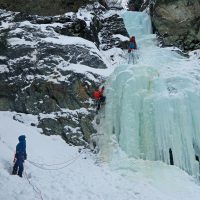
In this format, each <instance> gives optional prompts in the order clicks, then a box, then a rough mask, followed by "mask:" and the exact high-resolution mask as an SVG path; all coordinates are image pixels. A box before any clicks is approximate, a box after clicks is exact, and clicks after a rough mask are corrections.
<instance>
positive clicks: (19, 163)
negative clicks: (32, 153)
mask: <svg viewBox="0 0 200 200" xmlns="http://www.w3.org/2000/svg"><path fill="white" fill-rule="evenodd" d="M18 140H19V143H18V144H17V146H16V153H15V158H14V166H13V171H12V174H13V175H16V174H17V175H18V176H20V177H22V173H23V170H24V165H23V164H24V160H26V159H27V154H26V136H25V135H21V136H19V137H18Z"/></svg>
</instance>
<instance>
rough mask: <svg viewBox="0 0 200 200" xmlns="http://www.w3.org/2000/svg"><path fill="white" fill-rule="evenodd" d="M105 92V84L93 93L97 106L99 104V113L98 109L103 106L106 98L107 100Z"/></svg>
mask: <svg viewBox="0 0 200 200" xmlns="http://www.w3.org/2000/svg"><path fill="white" fill-rule="evenodd" d="M103 93H104V86H103V87H102V88H101V89H99V90H98V91H94V93H93V96H94V98H95V101H96V106H97V109H96V113H98V111H99V109H100V107H101V104H102V103H103V102H105V100H106V97H105V96H104V95H103Z"/></svg>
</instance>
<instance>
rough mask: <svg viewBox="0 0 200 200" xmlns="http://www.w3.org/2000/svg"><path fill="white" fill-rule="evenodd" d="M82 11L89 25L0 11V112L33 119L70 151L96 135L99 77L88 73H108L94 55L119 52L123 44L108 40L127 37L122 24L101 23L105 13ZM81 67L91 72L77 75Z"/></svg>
mask: <svg viewBox="0 0 200 200" xmlns="http://www.w3.org/2000/svg"><path fill="white" fill-rule="evenodd" d="M82 9H83V14H84V13H85V11H87V12H88V13H91V16H93V18H92V19H91V20H90V22H89V23H88V19H85V20H84V19H80V18H78V17H77V16H78V14H77V13H73V14H69V15H67V14H65V15H60V16H46V17H44V16H43V17H42V16H36V15H28V14H27V13H13V12H6V11H3V10H0V21H1V22H0V110H11V111H16V112H18V113H26V114H33V115H36V116H37V117H38V124H35V126H36V125H37V126H38V127H39V128H42V130H43V133H44V134H46V135H52V134H56V135H61V136H62V137H63V138H64V139H65V141H66V142H68V143H71V144H74V145H87V142H88V141H89V139H90V135H91V134H93V133H95V130H94V127H93V124H92V121H93V120H94V116H95V104H94V101H92V100H91V99H92V94H93V91H94V90H95V89H97V86H98V85H99V84H101V83H102V82H103V81H104V77H102V76H100V75H98V74H95V73H93V72H92V71H94V70H95V69H105V68H107V66H106V64H105V63H104V61H103V58H102V57H101V55H100V50H99V49H102V48H101V47H102V45H104V46H106V45H107V47H106V48H105V50H106V49H110V48H112V47H122V46H123V45H122V44H124V43H125V42H127V41H120V38H115V37H112V36H113V35H115V34H121V35H122V36H124V37H126V36H128V33H127V31H126V29H125V27H124V23H123V20H122V18H120V17H119V16H118V15H113V16H110V17H108V19H106V18H104V17H103V14H104V12H105V11H106V10H105V7H103V6H101V5H98V4H94V5H90V6H88V7H86V8H82ZM80 14H81V13H80V12H79V15H80ZM109 21H112V24H113V25H112V26H109ZM115 24H117V26H116V25H115ZM100 34H101V36H102V38H104V39H103V40H101V39H99V35H100ZM68 36H70V38H68ZM108 36H109V38H110V39H109V40H106V37H108ZM66 38H67V39H66ZM83 38H84V39H85V40H84V39H83ZM65 39H66V41H70V39H72V40H73V41H74V43H73V42H69V43H68V42H66V43H65ZM127 39H128V38H127ZM76 40H79V41H80V42H77V43H76ZM53 41H54V42H53ZM55 41H59V42H55ZM108 41H110V42H108ZM98 48H99V49H98ZM84 66H87V67H88V68H91V70H88V71H87V72H86V73H79V71H81V67H84ZM71 68H73V69H75V70H73V69H71ZM92 68H93V69H92ZM18 115H20V114H18Z"/></svg>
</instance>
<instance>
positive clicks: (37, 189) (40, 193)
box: [24, 170, 44, 200]
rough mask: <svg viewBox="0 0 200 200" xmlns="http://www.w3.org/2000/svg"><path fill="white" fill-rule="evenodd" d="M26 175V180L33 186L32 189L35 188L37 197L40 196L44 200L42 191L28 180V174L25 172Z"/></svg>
mask: <svg viewBox="0 0 200 200" xmlns="http://www.w3.org/2000/svg"><path fill="white" fill-rule="evenodd" d="M24 175H25V179H26V180H27V181H28V183H29V185H31V187H32V188H33V191H34V192H35V193H36V194H37V195H39V198H40V199H41V200H44V198H43V196H42V192H41V190H40V189H39V188H38V187H37V186H35V185H34V184H33V183H31V181H30V179H29V178H28V175H27V173H26V171H25V170H24Z"/></svg>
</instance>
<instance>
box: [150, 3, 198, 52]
mask: <svg viewBox="0 0 200 200" xmlns="http://www.w3.org/2000/svg"><path fill="white" fill-rule="evenodd" d="M152 22H153V24H154V27H155V29H156V31H157V32H158V33H159V35H160V36H161V37H162V38H163V44H164V45H165V46H172V45H175V46H177V47H180V48H181V49H183V50H185V51H188V50H195V49H199V48H200V1H199V0H173V1H171V0H157V1H156V2H155V4H154V6H153V9H152Z"/></svg>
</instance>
